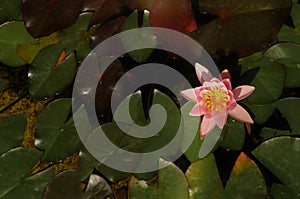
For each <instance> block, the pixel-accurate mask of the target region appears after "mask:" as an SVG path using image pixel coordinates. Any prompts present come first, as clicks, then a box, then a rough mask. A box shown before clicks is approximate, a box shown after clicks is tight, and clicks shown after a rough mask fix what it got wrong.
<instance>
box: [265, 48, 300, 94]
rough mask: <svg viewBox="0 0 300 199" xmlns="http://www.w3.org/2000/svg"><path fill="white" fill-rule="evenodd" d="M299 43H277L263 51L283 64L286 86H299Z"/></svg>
mask: <svg viewBox="0 0 300 199" xmlns="http://www.w3.org/2000/svg"><path fill="white" fill-rule="evenodd" d="M299 52H300V45H297V44H292V43H279V44H276V45H274V46H272V47H271V48H269V49H268V50H267V51H266V52H265V56H267V57H271V58H272V59H275V61H276V62H277V63H280V64H282V65H284V66H285V70H286V78H285V86H286V87H291V88H295V87H299V86H300V80H299V78H298V77H299V75H300V58H299V57H300V53H299Z"/></svg>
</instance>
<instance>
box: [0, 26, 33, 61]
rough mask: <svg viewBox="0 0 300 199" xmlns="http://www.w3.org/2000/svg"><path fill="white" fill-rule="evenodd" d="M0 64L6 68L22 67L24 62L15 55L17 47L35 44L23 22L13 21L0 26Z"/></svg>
mask: <svg viewBox="0 0 300 199" xmlns="http://www.w3.org/2000/svg"><path fill="white" fill-rule="evenodd" d="M0 38H1V39H0V62H2V63H4V64H6V65H8V66H22V65H25V64H26V62H25V61H24V60H23V59H21V57H20V56H19V55H18V54H17V48H18V46H19V45H22V44H28V43H35V42H36V40H35V39H34V38H32V37H31V36H30V34H29V33H28V32H27V30H26V28H25V26H24V24H23V22H21V21H14V22H8V23H4V24H1V25H0Z"/></svg>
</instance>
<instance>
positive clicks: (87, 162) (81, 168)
mask: <svg viewBox="0 0 300 199" xmlns="http://www.w3.org/2000/svg"><path fill="white" fill-rule="evenodd" d="M99 165H101V162H99V161H98V160H97V159H96V158H94V157H93V156H92V155H91V154H90V153H89V152H88V151H87V150H86V149H85V148H84V149H82V150H81V151H80V153H79V163H78V173H79V177H80V180H81V181H86V180H88V178H89V176H90V174H91V173H92V172H93V170H94V168H95V167H97V166H99Z"/></svg>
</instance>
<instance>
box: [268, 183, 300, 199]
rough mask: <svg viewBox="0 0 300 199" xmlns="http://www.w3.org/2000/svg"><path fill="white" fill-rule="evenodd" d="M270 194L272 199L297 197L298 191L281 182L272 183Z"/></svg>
mask: <svg viewBox="0 0 300 199" xmlns="http://www.w3.org/2000/svg"><path fill="white" fill-rule="evenodd" d="M271 196H272V198H274V199H286V198H299V193H296V192H294V191H293V190H291V189H289V188H288V187H286V186H284V185H282V184H276V183H274V184H272V187H271Z"/></svg>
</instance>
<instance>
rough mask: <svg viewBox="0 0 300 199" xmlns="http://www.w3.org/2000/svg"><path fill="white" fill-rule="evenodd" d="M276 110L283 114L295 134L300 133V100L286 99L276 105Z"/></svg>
mask: <svg viewBox="0 0 300 199" xmlns="http://www.w3.org/2000/svg"><path fill="white" fill-rule="evenodd" d="M275 106H276V108H278V110H279V111H280V112H281V113H282V114H283V117H285V119H286V120H287V122H288V123H289V126H290V127H291V130H292V131H293V132H295V133H300V124H299V116H300V99H299V98H285V99H282V100H279V101H278V102H276V103H275Z"/></svg>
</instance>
